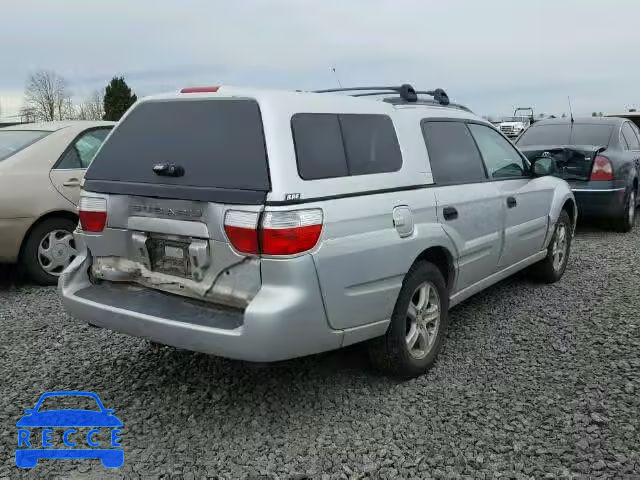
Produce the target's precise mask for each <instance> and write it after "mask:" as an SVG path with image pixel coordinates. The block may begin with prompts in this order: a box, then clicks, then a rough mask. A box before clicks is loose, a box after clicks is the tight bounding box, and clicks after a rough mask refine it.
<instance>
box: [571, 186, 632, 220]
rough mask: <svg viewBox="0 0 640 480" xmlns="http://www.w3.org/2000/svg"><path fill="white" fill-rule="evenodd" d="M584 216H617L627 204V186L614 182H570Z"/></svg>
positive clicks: (580, 212) (581, 213)
mask: <svg viewBox="0 0 640 480" xmlns="http://www.w3.org/2000/svg"><path fill="white" fill-rule="evenodd" d="M569 184H570V186H571V190H572V191H573V195H574V197H575V199H576V204H577V205H578V212H579V214H580V216H582V217H607V218H608V217H616V216H619V215H620V214H621V212H622V211H623V210H624V206H625V191H626V186H625V185H621V184H619V183H617V182H616V183H614V182H569Z"/></svg>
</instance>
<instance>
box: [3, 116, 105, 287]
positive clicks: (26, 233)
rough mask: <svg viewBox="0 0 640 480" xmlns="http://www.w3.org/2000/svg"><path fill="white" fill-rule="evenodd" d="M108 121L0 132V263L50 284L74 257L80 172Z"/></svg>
mask: <svg viewBox="0 0 640 480" xmlns="http://www.w3.org/2000/svg"><path fill="white" fill-rule="evenodd" d="M113 125H115V123H114V122H99V121H65V122H47V123H31V124H24V125H15V126H11V127H5V128H0V263H19V264H20V265H21V267H22V268H23V269H24V271H25V272H26V273H27V275H28V276H29V277H30V278H31V279H32V280H33V281H35V282H37V283H40V284H43V285H52V284H55V283H56V282H57V280H58V276H59V275H60V273H61V272H62V270H63V269H64V268H65V267H66V266H67V265H68V264H69V263H70V262H71V261H72V260H73V258H74V257H75V254H76V249H75V244H74V241H73V235H72V232H73V230H74V229H75V227H76V224H77V223H78V216H77V208H76V207H77V204H78V197H79V195H80V183H81V181H82V179H83V177H84V172H85V170H86V169H87V167H88V166H89V164H90V163H91V161H92V160H93V157H94V156H95V154H96V152H97V151H98V148H99V147H100V145H102V142H103V141H104V139H105V137H106V136H107V135H108V133H109V131H110V130H111V128H113Z"/></svg>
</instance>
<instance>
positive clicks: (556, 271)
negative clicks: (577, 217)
mask: <svg viewBox="0 0 640 480" xmlns="http://www.w3.org/2000/svg"><path fill="white" fill-rule="evenodd" d="M572 232H573V227H572V225H571V219H570V218H569V214H568V213H567V211H566V210H562V212H560V216H559V217H558V221H557V222H556V228H555V231H554V232H553V237H551V241H550V242H549V246H548V247H547V256H546V257H545V258H544V259H543V260H541V261H539V262H538V263H536V264H535V265H533V266H532V267H531V275H532V276H533V278H534V279H535V280H537V281H539V282H543V283H555V282H557V281H558V280H560V279H561V278H562V275H564V271H565V270H566V268H567V262H568V261H569V253H570V252H571V239H572Z"/></svg>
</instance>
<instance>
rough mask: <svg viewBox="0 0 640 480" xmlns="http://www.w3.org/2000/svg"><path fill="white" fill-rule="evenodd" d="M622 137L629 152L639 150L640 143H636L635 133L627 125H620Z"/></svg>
mask: <svg viewBox="0 0 640 480" xmlns="http://www.w3.org/2000/svg"><path fill="white" fill-rule="evenodd" d="M622 136H623V137H624V139H625V141H626V142H627V146H628V147H629V150H640V143H638V137H637V136H636V132H634V131H633V129H632V128H631V125H630V124H629V123H625V124H624V125H622Z"/></svg>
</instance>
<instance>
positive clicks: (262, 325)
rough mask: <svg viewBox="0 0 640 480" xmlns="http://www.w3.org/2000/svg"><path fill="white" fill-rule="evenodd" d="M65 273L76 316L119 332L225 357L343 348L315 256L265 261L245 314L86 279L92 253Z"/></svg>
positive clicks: (63, 290) (270, 357) (62, 284)
mask: <svg viewBox="0 0 640 480" xmlns="http://www.w3.org/2000/svg"><path fill="white" fill-rule="evenodd" d="M85 252H86V253H84V254H82V255H80V256H79V257H77V258H76V259H75V260H74V261H73V262H72V264H71V265H69V267H68V268H67V269H66V270H65V271H64V273H63V274H62V275H61V276H60V280H59V284H58V288H59V291H60V294H61V296H62V303H63V305H64V307H65V309H66V310H67V312H69V314H71V315H72V316H74V317H76V318H78V319H80V320H83V321H86V322H88V323H92V324H94V325H97V326H100V327H105V328H108V329H111V330H114V331H117V332H122V333H126V334H129V335H133V336H137V337H143V338H148V339H150V340H153V341H155V342H158V343H162V344H166V345H172V346H175V347H178V348H184V349H187V350H193V351H198V352H203V353H209V354H214V355H218V356H222V357H226V358H232V359H238V360H246V361H255V362H272V361H279V360H285V359H289V358H295V357H301V356H305V355H310V354H314V353H319V352H323V351H327V350H332V349H336V348H339V347H340V346H341V345H342V338H343V332H342V331H340V330H333V329H331V328H330V327H329V324H328V322H327V318H326V314H325V311H324V306H323V303H322V299H321V295H320V287H319V285H318V280H317V275H316V273H315V268H314V265H313V260H312V258H311V256H308V255H306V256H302V257H298V258H293V259H287V260H286V261H277V260H271V261H269V260H263V262H262V266H261V268H262V275H263V278H273V279H276V283H270V284H263V285H262V288H261V289H260V291H259V292H258V294H257V295H256V296H255V297H254V298H253V299H252V300H251V302H250V303H249V305H248V306H247V308H246V309H245V310H244V311H240V310H229V309H222V308H216V307H215V306H214V305H212V304H208V303H205V302H194V301H192V300H189V299H187V298H184V297H180V296H176V295H171V294H165V293H161V292H158V291H155V290H150V289H146V288H143V287H133V286H127V285H117V284H112V283H110V282H105V283H103V284H99V285H93V284H92V283H91V282H90V281H89V277H88V273H87V272H88V269H89V266H90V264H91V257H90V254H89V253H88V252H87V251H85Z"/></svg>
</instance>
